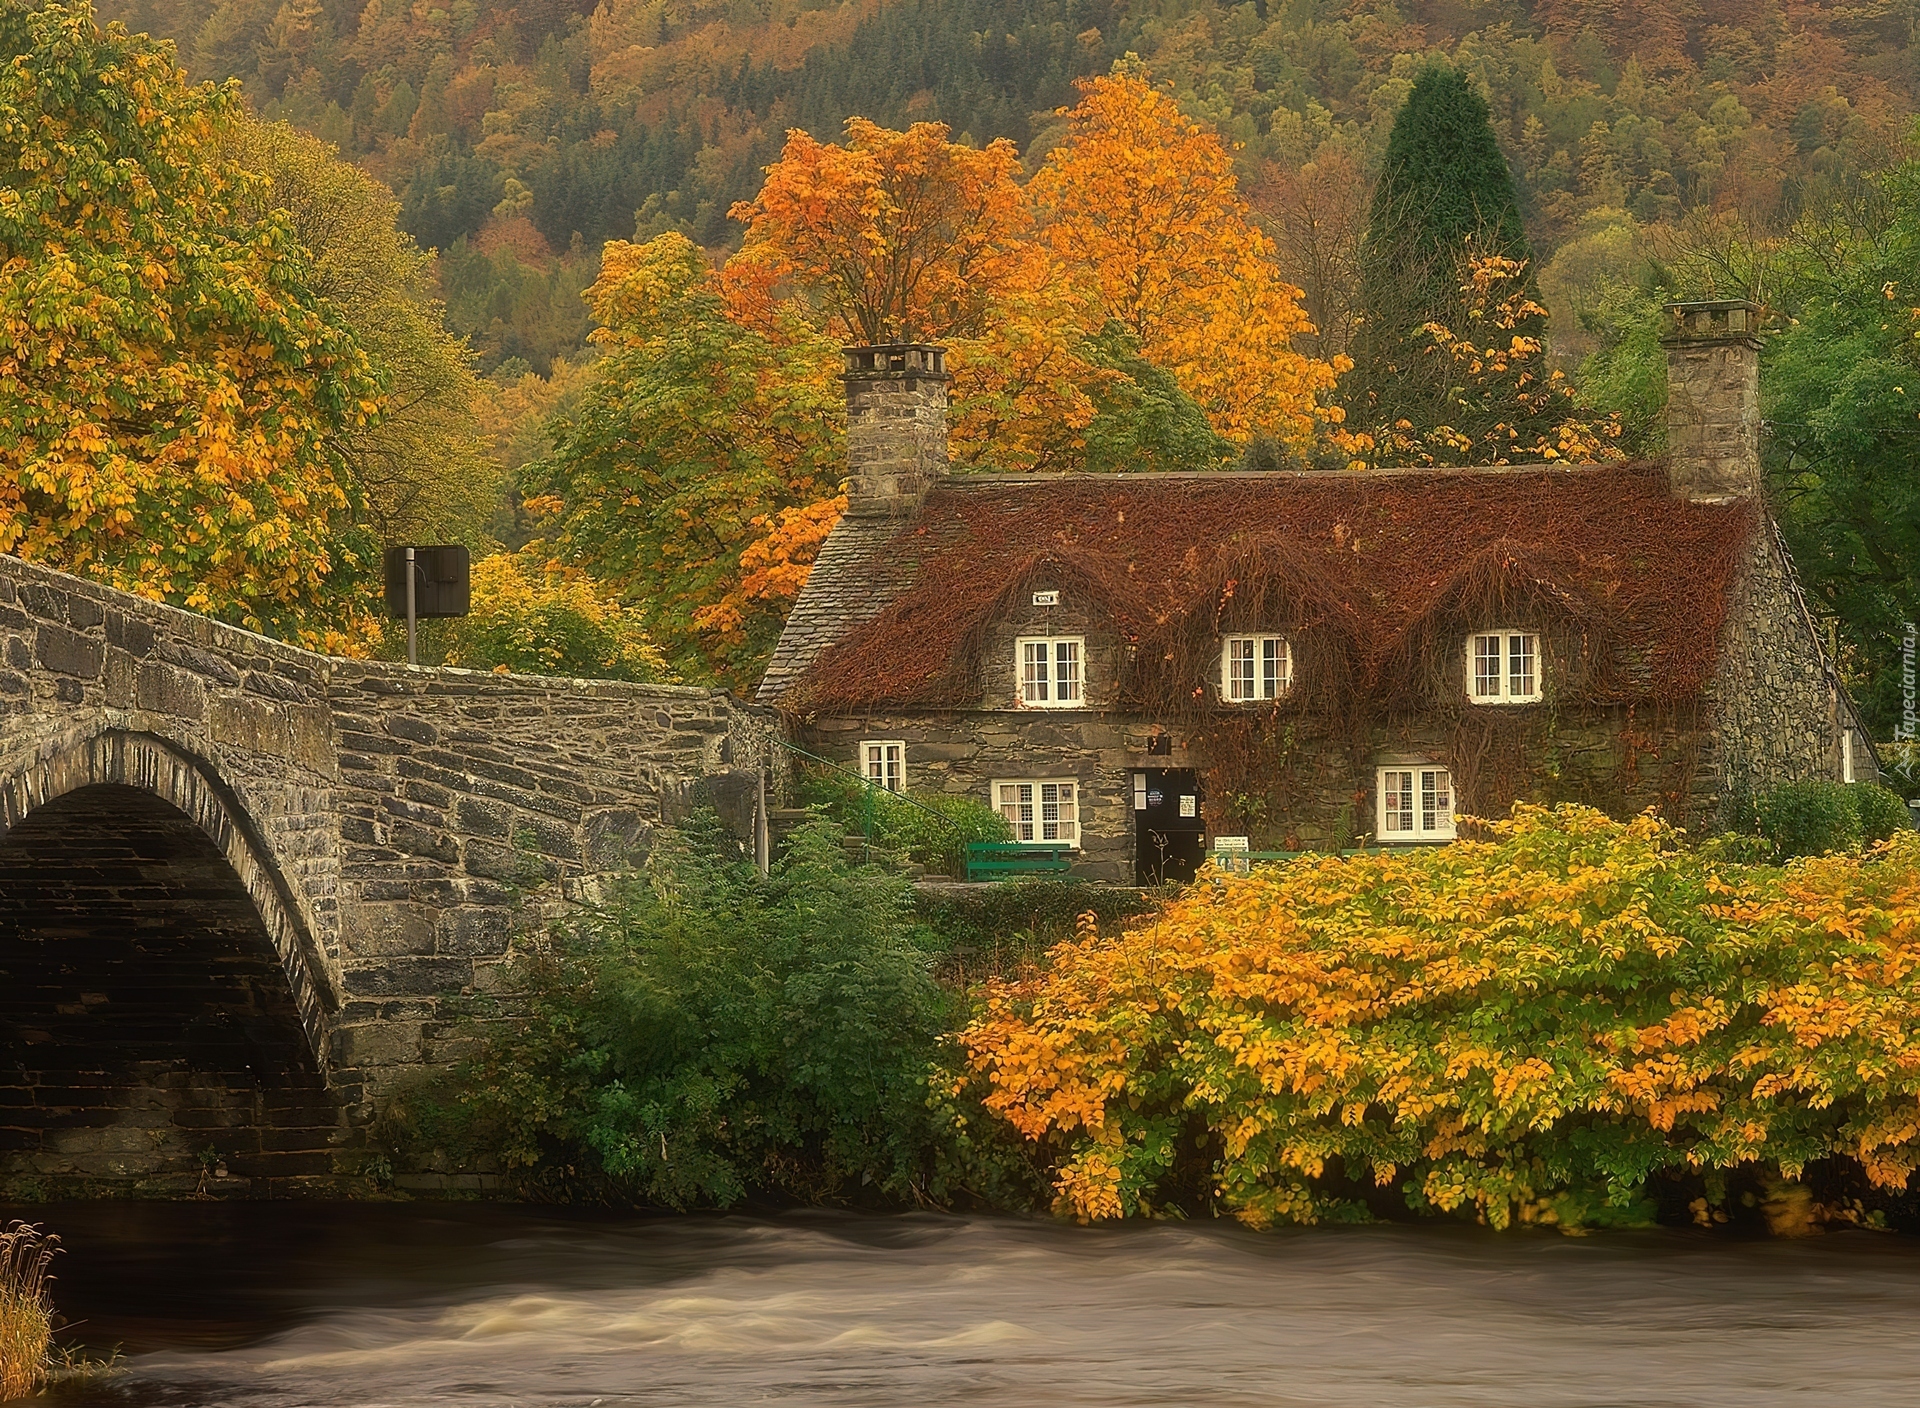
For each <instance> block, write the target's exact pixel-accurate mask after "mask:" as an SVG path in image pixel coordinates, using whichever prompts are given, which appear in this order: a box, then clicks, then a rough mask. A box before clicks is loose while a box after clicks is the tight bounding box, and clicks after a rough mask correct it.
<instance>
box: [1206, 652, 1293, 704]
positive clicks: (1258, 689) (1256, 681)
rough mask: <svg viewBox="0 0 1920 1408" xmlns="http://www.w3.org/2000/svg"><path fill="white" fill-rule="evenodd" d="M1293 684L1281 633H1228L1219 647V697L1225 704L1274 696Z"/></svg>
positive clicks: (1281, 693) (1291, 666)
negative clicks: (1246, 634)
mask: <svg viewBox="0 0 1920 1408" xmlns="http://www.w3.org/2000/svg"><path fill="white" fill-rule="evenodd" d="M1292 683H1293V652H1292V651H1290V650H1289V649H1288V648H1287V639H1286V637H1285V636H1228V637H1227V638H1226V640H1225V642H1224V643H1223V644H1222V646H1221V650H1220V697H1221V698H1223V699H1225V700H1226V701H1227V702H1228V703H1229V704H1251V703H1255V702H1257V701H1259V700H1262V699H1278V698H1279V697H1280V696H1281V695H1283V694H1285V693H1286V692H1287V686H1289V685H1290V684H1292Z"/></svg>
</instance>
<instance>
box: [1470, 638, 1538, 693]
mask: <svg viewBox="0 0 1920 1408" xmlns="http://www.w3.org/2000/svg"><path fill="white" fill-rule="evenodd" d="M1467 698H1468V699H1470V700H1472V701H1473V702H1474V703H1475V704H1531V703H1533V702H1534V701H1536V700H1537V699H1539V698H1540V637H1539V636H1537V635H1535V634H1533V633H1532V632H1530V631H1481V632H1477V633H1476V634H1474V635H1471V636H1468V637H1467Z"/></svg>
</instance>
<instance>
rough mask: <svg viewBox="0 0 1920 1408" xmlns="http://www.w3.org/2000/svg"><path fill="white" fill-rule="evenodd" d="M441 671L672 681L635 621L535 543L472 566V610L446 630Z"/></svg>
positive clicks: (591, 582) (579, 573) (594, 584)
mask: <svg viewBox="0 0 1920 1408" xmlns="http://www.w3.org/2000/svg"><path fill="white" fill-rule="evenodd" d="M449 626H450V629H449V630H448V636H449V640H448V644H447V651H446V663H447V664H449V665H463V666H466V667H467V668H469V669H479V670H498V671H507V670H511V671H514V672H515V673H517V674H523V675H570V676H576V677H581V678H587V679H602V680H639V681H642V682H647V681H663V680H667V679H670V678H671V675H670V673H669V672H668V670H667V666H666V662H665V661H664V660H662V659H661V657H660V652H659V651H658V650H656V649H655V648H654V647H653V645H652V643H651V642H649V641H648V639H647V636H646V632H645V630H644V629H643V628H642V626H641V622H640V618H639V615H638V614H637V613H635V612H633V611H631V610H628V609H627V608H625V607H623V606H622V605H621V604H620V603H619V602H618V601H617V600H615V599H614V598H613V596H612V595H611V594H610V593H609V592H608V591H607V589H606V588H605V587H604V586H602V585H601V584H600V583H598V582H596V581H594V580H593V579H592V578H591V577H589V576H588V575H587V574H586V573H584V572H582V571H581V570H580V569H578V568H576V567H566V566H563V565H562V564H560V563H558V562H555V561H552V560H550V559H549V558H548V556H547V554H546V553H545V552H544V551H543V550H542V546H541V544H539V543H529V544H528V545H527V546H526V547H525V548H523V549H522V550H521V551H519V552H517V553H496V554H495V555H494V556H492V557H488V558H483V559H481V560H480V561H479V562H476V563H475V564H474V566H473V610H472V612H471V613H470V614H469V615H467V616H464V617H462V618H460V619H459V620H457V621H454V622H451V623H449Z"/></svg>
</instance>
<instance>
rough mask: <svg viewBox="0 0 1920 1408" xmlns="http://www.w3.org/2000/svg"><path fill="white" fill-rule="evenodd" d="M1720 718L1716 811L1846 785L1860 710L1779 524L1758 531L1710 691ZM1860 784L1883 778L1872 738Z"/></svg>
mask: <svg viewBox="0 0 1920 1408" xmlns="http://www.w3.org/2000/svg"><path fill="white" fill-rule="evenodd" d="M1707 709H1708V713H1709V716H1710V719H1711V721H1712V733H1711V738H1710V740H1709V744H1708V748H1709V752H1708V755H1707V759H1706V763H1707V766H1706V767H1704V768H1703V772H1704V773H1705V774H1706V775H1707V776H1708V777H1709V778H1711V780H1712V787H1713V792H1714V797H1713V800H1714V802H1715V804H1716V805H1722V804H1724V803H1725V802H1726V801H1727V800H1728V799H1730V798H1733V797H1738V796H1742V795H1747V796H1750V795H1752V794H1754V793H1756V792H1763V791H1766V790H1767V789H1769V788H1773V787H1779V786H1781V785H1783V784H1785V783H1789V782H1798V781H1800V780H1802V779H1805V778H1831V779H1836V780H1837V779H1839V778H1840V777H1841V775H1842V750H1841V741H1840V736H1841V731H1842V729H1843V728H1848V727H1855V722H1854V719H1853V713H1852V707H1851V705H1850V704H1849V703H1848V702H1847V700H1846V698H1845V695H1844V694H1843V693H1842V691H1841V689H1840V685H1839V681H1838V679H1837V678H1836V676H1835V675H1834V672H1833V667H1832V665H1831V663H1830V662H1829V661H1828V659H1827V657H1826V653H1825V651H1824V650H1822V648H1821V643H1820V637H1819V632H1818V628H1817V627H1816V625H1815V623H1814V621H1813V618H1812V616H1811V615H1810V614H1809V612H1808V610H1807V606H1806V602H1805V600H1804V598H1803V597H1802V596H1801V593H1800V587H1799V583H1798V581H1797V580H1796V578H1795V576H1794V572H1793V567H1792V563H1791V560H1790V559H1789V558H1788V556H1787V552H1786V548H1785V546H1784V545H1783V544H1782V543H1781V542H1780V539H1779V535H1778V533H1777V532H1776V531H1773V530H1772V526H1771V524H1768V525H1767V527H1766V528H1765V529H1763V530H1762V531H1760V532H1756V533H1755V534H1753V537H1752V542H1751V544H1750V546H1749V549H1748V556H1747V561H1746V563H1745V565H1744V567H1743V569H1742V571H1741V573H1740V576H1739V578H1738V582H1737V585H1736V587H1735V591H1734V597H1733V601H1732V603H1731V605H1730V607H1729V610H1728V613H1727V621H1726V625H1725V627H1724V628H1723V632H1722V643H1721V651H1720V657H1719V663H1718V666H1717V668H1716V669H1715V671H1714V676H1713V680H1712V683H1711V684H1710V685H1709V687H1708V691H1707ZM1853 761H1854V777H1855V778H1856V779H1860V780H1864V781H1876V780H1878V778H1879V768H1878V765H1877V764H1876V763H1875V761H1874V759H1873V756H1872V750H1871V748H1870V747H1869V746H1868V744H1867V742H1866V738H1865V735H1864V734H1859V735H1858V736H1857V738H1856V741H1855V747H1854V754H1853Z"/></svg>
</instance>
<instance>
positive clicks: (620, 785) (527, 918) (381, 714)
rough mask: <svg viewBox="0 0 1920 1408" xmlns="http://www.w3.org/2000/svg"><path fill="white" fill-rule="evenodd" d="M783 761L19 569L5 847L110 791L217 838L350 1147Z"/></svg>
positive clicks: (731, 718)
mask: <svg viewBox="0 0 1920 1408" xmlns="http://www.w3.org/2000/svg"><path fill="white" fill-rule="evenodd" d="M777 737H778V725H777V722H776V719H775V716H774V715H773V714H772V712H771V711H769V710H765V709H761V708H758V707H756V706H752V705H748V704H745V703H742V702H741V701H739V700H737V699H735V698H733V697H732V696H730V695H727V694H725V693H723V692H721V691H718V690H707V689H696V688H684V687H674V686H651V685H635V684H620V683H607V682H595V681H583V680H561V679H545V678H533V677H527V676H511V675H496V674H487V673H479V672H473V671H463V670H446V669H426V668H415V667H409V666H406V665H401V664H392V663H385V662H378V661H365V660H346V659H338V658H333V657H328V656H323V655H318V654H314V653H312V652H309V651H305V650H300V649H297V648H295V647H291V646H287V645H284V644H281V643H279V642H276V641H272V640H268V639H266V638H264V637H261V636H257V635H254V634H252V633H250V632H247V631H243V630H239V629H237V628H234V627H231V626H227V625H223V624H221V623H219V622H216V621H213V620H210V619H208V618H206V617H202V616H197V615H194V614H192V613H190V612H186V611H180V610H177V609H174V608H172V607H168V606H164V605H160V604H158V603H155V602H151V601H147V600H145V599H143V598H139V597H135V596H131V595H128V594H126V593H124V592H118V591H114V590H112V589H110V588H106V587H103V586H99V585H97V584H94V583H91V582H87V581H83V580H81V579H78V578H74V577H70V576H67V575H65V574H62V573H58V572H53V571H50V570H48V569H45V568H42V567H38V566H35V565H33V564H30V563H25V562H22V561H20V560H19V559H17V558H11V557H5V556H0V834H4V833H5V832H6V831H8V830H10V829H11V828H12V827H13V826H14V825H15V824H16V823H17V822H19V821H21V820H22V819H23V818H24V817H25V816H27V815H28V814H29V813H31V812H32V811H34V810H35V809H36V808H37V807H39V806H41V805H42V804H44V803H46V802H49V801H52V800H54V799H55V798H57V797H59V796H61V795H64V794H65V793H68V792H71V791H73V790H75V789H77V788H81V787H87V786H92V785H99V784H112V785H121V786H130V787H135V788H138V789H140V790H143V791H147V792H150V793H153V794H154V795H157V796H159V797H161V798H162V799H163V800H165V801H166V802H168V803H169V804H171V805H172V806H174V807H175V808H177V809H178V810H179V811H181V812H184V813H185V814H186V815H188V816H189V817H191V818H192V819H193V820H194V821H195V822H196V823H198V824H199V826H200V828H201V829H202V830H203V831H205V832H206V833H207V834H208V835H209V836H210V837H211V838H212V839H213V840H214V842H215V843H216V844H217V845H218V846H219V847H220V848H221V851H222V853H223V854H224V855H225V856H226V858H227V860H228V862H229V863H230V864H231V865H232V866H233V869H234V871H235V873H236V874H237V875H238V877H239V878H240V880H241V881H242V882H244V884H245V886H246V889H247V892H248V893H249V894H250V895H251V896H252V897H253V899H254V902H255V907H256V908H257V909H258V910H259V912H260V915H261V918H262V920H263V921H264V923H265V927H266V929H267V932H268V934H269V936H270V938H271V940H272V942H273V944H274V946H275V947H276V949H278V950H279V956H280V959H281V962H282V966H283V967H284V968H285V969H286V971H287V974H288V979H289V983H290V986H291V987H292V989H293V995H294V997H295V999H296V1000H297V1003H298V1006H299V1010H300V1015H301V1020H302V1022H303V1024H304V1025H305V1027H306V1029H307V1036H308V1039H309V1041H310V1042H311V1044H312V1047H313V1049H314V1052H315V1055H316V1058H317V1060H318V1062H319V1064H320V1067H321V1070H322V1072H323V1074H324V1077H325V1080H326V1082H327V1085H328V1087H329V1088H330V1089H331V1090H332V1091H333V1092H334V1093H335V1095H336V1097H337V1098H338V1100H339V1102H340V1105H341V1109H342V1112H343V1124H342V1131H341V1135H340V1140H339V1145H340V1147H341V1148H342V1149H345V1148H348V1147H350V1146H351V1145H352V1144H354V1143H356V1142H358V1139H359V1137H360V1136H359V1134H358V1132H357V1131H358V1130H359V1129H361V1128H362V1127H364V1124H365V1121H366V1120H367V1119H368V1118H369V1117H370V1116H371V1115H372V1113H373V1111H374V1107H375V1105H376V1104H377V1102H378V1098H379V1096H380V1094H381V1093H382V1091H383V1090H385V1089H386V1088H389V1087H390V1086H391V1084H392V1082H393V1081H394V1080H395V1079H397V1078H399V1077H401V1076H403V1075H404V1074H406V1073H408V1072H411V1071H414V1070H417V1069H419V1068H420V1067H422V1066H423V1065H427V1064H432V1063H435V1062H439V1061H442V1060H445V1059H447V1058H448V1056H449V1055H450V1054H452V1050H453V1048H452V1046H451V1045H450V1042H449V1032H448V1029H447V1024H446V1022H445V1020H444V1018H443V1015H442V1013H441V1011H440V1002H441V1000H442V998H443V997H444V996H445V995H447V994H449V993H455V992H474V991H481V990H486V989H487V988H489V987H490V986H492V985H495V984H496V983H497V979H498V969H499V965H500V964H501V963H502V962H503V961H504V960H506V959H507V958H508V957H509V955H510V953H511V947H512V944H513V943H514V941H515V939H516V937H517V936H519V935H521V934H524V933H525V932H527V931H528V930H529V929H533V928H537V927H539V926H541V925H543V924H544V923H545V922H546V921H547V920H548V919H549V918H550V917H551V916H552V915H553V914H554V912H555V911H556V909H561V908H564V907H566V906H567V905H569V904H573V903H577V902H579V901H581V900H586V899H592V898H594V897H596V896H597V895H598V894H599V893H600V892H601V891H602V889H603V888H604V882H605V881H606V880H607V878H608V877H610V876H612V875H614V874H617V873H620V872H622V871H624V870H625V869H627V868H628V867H629V866H630V865H631V864H633V863H634V862H636V861H637V860H638V859H640V858H641V857H642V856H643V855H644V853H645V851H646V850H647V848H648V847H649V846H650V844H651V843H652V839H653V836H654V833H655V830H656V829H657V828H658V827H659V826H660V825H661V824H662V822H663V821H665V820H667V819H668V818H670V817H671V816H673V815H674V814H675V813H676V808H677V807H678V806H680V805H681V803H680V800H679V799H681V798H683V797H684V796H685V795H686V793H687V792H688V790H689V789H690V788H691V787H693V786H695V785H697V784H700V780H701V779H707V778H713V777H714V776H715V775H716V774H717V775H721V777H722V778H724V780H725V785H726V787H727V788H729V789H731V792H732V793H733V794H734V795H736V796H738V795H740V794H741V791H742V789H743V788H744V789H745V790H746V792H747V794H749V795H752V794H753V793H754V790H755V789H764V788H765V787H766V786H767V785H768V783H769V781H771V783H772V785H773V787H774V790H775V791H776V793H777V792H778V790H779V779H780V778H781V777H783V776H784V773H785V768H784V763H783V759H782V755H781V754H780V752H779V750H778V748H777V747H776V744H775V740H776V739H777ZM705 785H713V784H711V783H709V784H705ZM6 942H7V935H6V934H4V933H0V960H4V959H5V952H4V950H5V944H6ZM5 967H6V963H5V962H4V961H0V971H3V970H4V969H5ZM4 1007H5V1001H4V993H0V1009H4ZM9 1021H17V1014H15V1015H14V1016H12V1017H10V1016H9V1014H8V1013H7V1012H6V1011H4V1010H0V1045H4V1044H5V1040H6V1031H7V1027H8V1023H9ZM4 1084H5V1081H4V1080H0V1085H4ZM156 1118H157V1116H156ZM6 1123H7V1120H6V1118H5V1117H4V1116H0V1126H4V1125H5V1124H6ZM0 1133H4V1130H0ZM161 1142H162V1141H159V1140H155V1146H156V1147H158V1146H159V1144H160V1143H161ZM174 1142H175V1143H178V1141H177V1140H175V1141H174ZM0 1163H4V1160H0ZM42 1171H51V1172H54V1173H57V1172H59V1170H42ZM4 1172H5V1170H4V1168H0V1174H3V1173H4Z"/></svg>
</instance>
